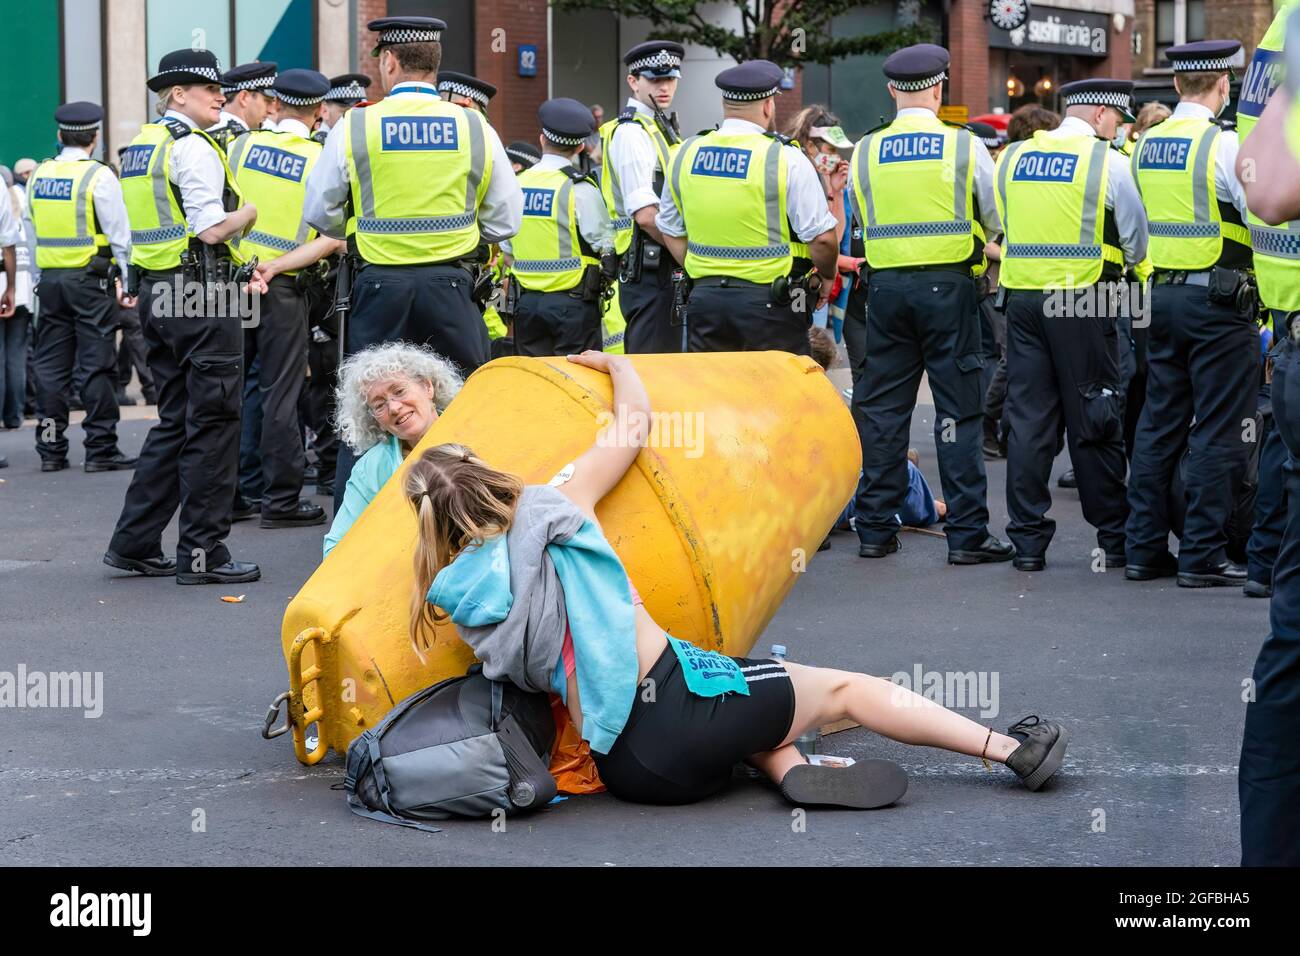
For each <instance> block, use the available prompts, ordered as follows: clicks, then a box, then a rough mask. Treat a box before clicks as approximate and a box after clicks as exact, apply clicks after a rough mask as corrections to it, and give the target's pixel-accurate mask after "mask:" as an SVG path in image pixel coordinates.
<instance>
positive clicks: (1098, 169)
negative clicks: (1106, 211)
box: [1079, 140, 1110, 255]
mask: <svg viewBox="0 0 1300 956" xmlns="http://www.w3.org/2000/svg"><path fill="white" fill-rule="evenodd" d="M1109 149H1110V144H1109V143H1104V142H1102V141H1101V140H1098V141H1097V142H1095V143H1093V144H1092V158H1091V159H1090V160H1089V161H1088V182H1087V185H1085V186H1084V187H1083V221H1082V222H1081V223H1080V224H1079V245H1080V246H1092V245H1094V243H1095V242H1096V235H1095V234H1096V232H1097V215H1098V212H1099V210H1100V209H1101V208H1102V207H1103V206H1104V205H1105V204H1106V197H1105V196H1103V195H1101V174H1102V173H1103V172H1105V170H1106V160H1107V155H1106V153H1107V150H1109ZM1096 248H1097V249H1100V248H1101V247H1100V246H1097V247H1096ZM1097 254H1098V255H1101V253H1100V252H1098V253H1097Z"/></svg>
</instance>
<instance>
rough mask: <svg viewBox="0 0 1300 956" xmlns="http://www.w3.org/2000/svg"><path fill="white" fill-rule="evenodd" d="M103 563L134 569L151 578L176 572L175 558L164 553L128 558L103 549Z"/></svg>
mask: <svg viewBox="0 0 1300 956" xmlns="http://www.w3.org/2000/svg"><path fill="white" fill-rule="evenodd" d="M104 563H105V564H107V565H108V566H109V567H110V568H117V569H118V570H119V571H134V572H135V573H136V574H143V575H145V576H147V577H151V578H169V577H171V576H172V575H173V574H175V573H176V559H175V558H169V557H167V556H166V555H164V554H160V555H158V556H157V557H156V558H128V557H124V556H123V555H120V554H118V553H117V552H115V551H105V552H104Z"/></svg>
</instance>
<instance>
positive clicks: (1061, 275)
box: [994, 130, 1124, 289]
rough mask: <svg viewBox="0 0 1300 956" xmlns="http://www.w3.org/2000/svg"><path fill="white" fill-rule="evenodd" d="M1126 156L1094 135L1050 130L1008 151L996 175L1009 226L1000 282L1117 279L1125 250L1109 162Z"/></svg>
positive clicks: (1032, 285)
mask: <svg viewBox="0 0 1300 956" xmlns="http://www.w3.org/2000/svg"><path fill="white" fill-rule="evenodd" d="M1123 161H1124V157H1123V154H1121V153H1120V152H1119V151H1118V150H1112V149H1111V148H1110V144H1109V143H1106V142H1104V141H1102V140H1099V139H1097V137H1095V136H1087V135H1082V134H1080V135H1059V134H1057V135H1051V136H1049V135H1047V131H1045V130H1038V131H1037V132H1035V133H1034V135H1033V138H1032V139H1027V140H1020V141H1018V142H1015V143H1012V144H1011V145H1009V146H1008V147H1007V148H1006V149H1005V150H1003V151H1002V155H1001V156H999V157H998V163H997V169H996V172H995V174H994V175H995V176H996V179H997V202H998V212H999V213H1001V215H1002V228H1003V233H1004V239H1003V244H1002V267H1001V270H1000V273H999V282H1000V283H1001V284H1002V285H1004V286H1006V287H1007V288H1008V289H1046V288H1049V287H1054V286H1055V287H1069V286H1084V285H1091V284H1092V283H1094V282H1097V281H1099V280H1102V279H1106V280H1111V279H1115V278H1118V277H1119V276H1120V275H1121V274H1122V272H1123V266H1124V252H1123V250H1122V249H1121V248H1120V245H1119V232H1118V230H1117V228H1116V226H1115V222H1114V216H1113V215H1112V214H1111V213H1110V211H1109V210H1107V209H1106V182H1107V179H1108V173H1109V168H1110V163H1112V162H1123Z"/></svg>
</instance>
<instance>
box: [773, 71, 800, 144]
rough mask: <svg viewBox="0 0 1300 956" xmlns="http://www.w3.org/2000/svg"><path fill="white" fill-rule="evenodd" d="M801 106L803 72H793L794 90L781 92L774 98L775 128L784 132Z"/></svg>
mask: <svg viewBox="0 0 1300 956" xmlns="http://www.w3.org/2000/svg"><path fill="white" fill-rule="evenodd" d="M803 105H804V104H803V70H795V71H794V89H792V90H782V91H781V92H780V94H779V95H778V96H777V98H776V128H777V129H778V130H782V131H784V130H785V129H786V127H787V126H789V125H790V121H791V120H792V119H794V117H795V114H796V113H798V112H799V111H800V110H801V109H803Z"/></svg>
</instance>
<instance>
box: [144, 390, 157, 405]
mask: <svg viewBox="0 0 1300 956" xmlns="http://www.w3.org/2000/svg"><path fill="white" fill-rule="evenodd" d="M144 403H145V404H146V405H157V404H158V393H157V392H155V391H153V390H152V389H150V390H149V391H147V392H145V393H144Z"/></svg>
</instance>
